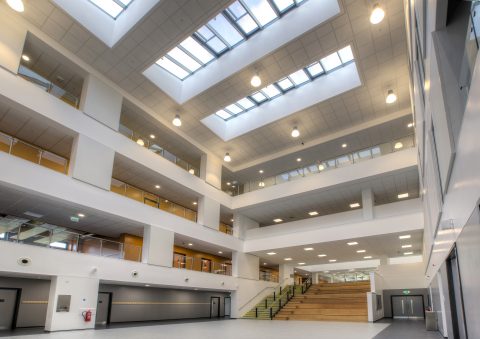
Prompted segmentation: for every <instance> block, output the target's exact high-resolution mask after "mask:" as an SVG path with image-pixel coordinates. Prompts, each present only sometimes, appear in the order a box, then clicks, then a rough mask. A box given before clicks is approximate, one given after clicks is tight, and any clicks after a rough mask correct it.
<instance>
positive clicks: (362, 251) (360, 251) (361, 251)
mask: <svg viewBox="0 0 480 339" xmlns="http://www.w3.org/2000/svg"><path fill="white" fill-rule="evenodd" d="M365 252H366V250H358V251H357V253H365Z"/></svg>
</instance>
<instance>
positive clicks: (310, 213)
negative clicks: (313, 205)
mask: <svg viewBox="0 0 480 339" xmlns="http://www.w3.org/2000/svg"><path fill="white" fill-rule="evenodd" d="M308 214H309V215H311V216H312V217H313V216H314V215H318V212H317V211H311V212H308Z"/></svg>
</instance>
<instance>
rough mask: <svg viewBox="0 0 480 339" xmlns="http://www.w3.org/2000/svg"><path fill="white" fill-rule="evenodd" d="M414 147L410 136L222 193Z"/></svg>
mask: <svg viewBox="0 0 480 339" xmlns="http://www.w3.org/2000/svg"><path fill="white" fill-rule="evenodd" d="M414 146H415V141H414V138H413V135H410V136H407V137H405V138H402V139H398V140H395V141H392V142H389V143H385V144H381V145H377V146H374V147H370V148H367V149H363V150H360V151H357V152H352V153H347V154H344V155H341V156H339V157H336V158H333V159H329V160H324V161H317V162H315V163H313V164H311V165H308V166H304V167H299V168H295V169H293V170H290V171H288V172H284V173H281V174H279V175H276V176H271V177H266V178H259V179H258V180H253V181H249V182H246V183H244V184H241V183H240V184H239V183H237V182H228V183H227V184H226V185H224V191H225V192H227V193H228V194H230V195H234V196H235V195H240V194H244V193H248V192H252V191H256V190H259V189H263V188H266V187H270V186H274V185H279V184H283V183H285V182H289V181H294V180H297V179H300V178H304V177H308V176H311V175H314V174H318V173H323V172H325V171H330V170H333V169H337V168H341V167H345V166H349V165H353V164H357V163H359V162H363V161H366V160H369V159H373V158H378V157H380V156H383V155H386V154H390V153H393V152H398V151H402V150H404V149H407V148H411V147H414Z"/></svg>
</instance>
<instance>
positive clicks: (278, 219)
mask: <svg viewBox="0 0 480 339" xmlns="http://www.w3.org/2000/svg"><path fill="white" fill-rule="evenodd" d="M273 221H274V222H282V221H283V219H280V218H277V219H273Z"/></svg>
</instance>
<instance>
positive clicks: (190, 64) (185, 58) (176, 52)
mask: <svg viewBox="0 0 480 339" xmlns="http://www.w3.org/2000/svg"><path fill="white" fill-rule="evenodd" d="M167 55H168V56H169V57H171V58H172V59H173V60H176V61H177V62H178V63H180V64H181V65H182V66H184V67H186V68H187V69H188V70H189V71H190V72H195V71H196V70H197V69H199V68H200V67H201V65H200V64H199V63H198V62H197V61H195V60H194V59H193V58H192V57H190V56H189V55H188V54H187V53H185V52H184V51H182V50H181V49H180V48H178V47H175V48H174V49H172V50H171V51H170V52H168V54H167Z"/></svg>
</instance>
